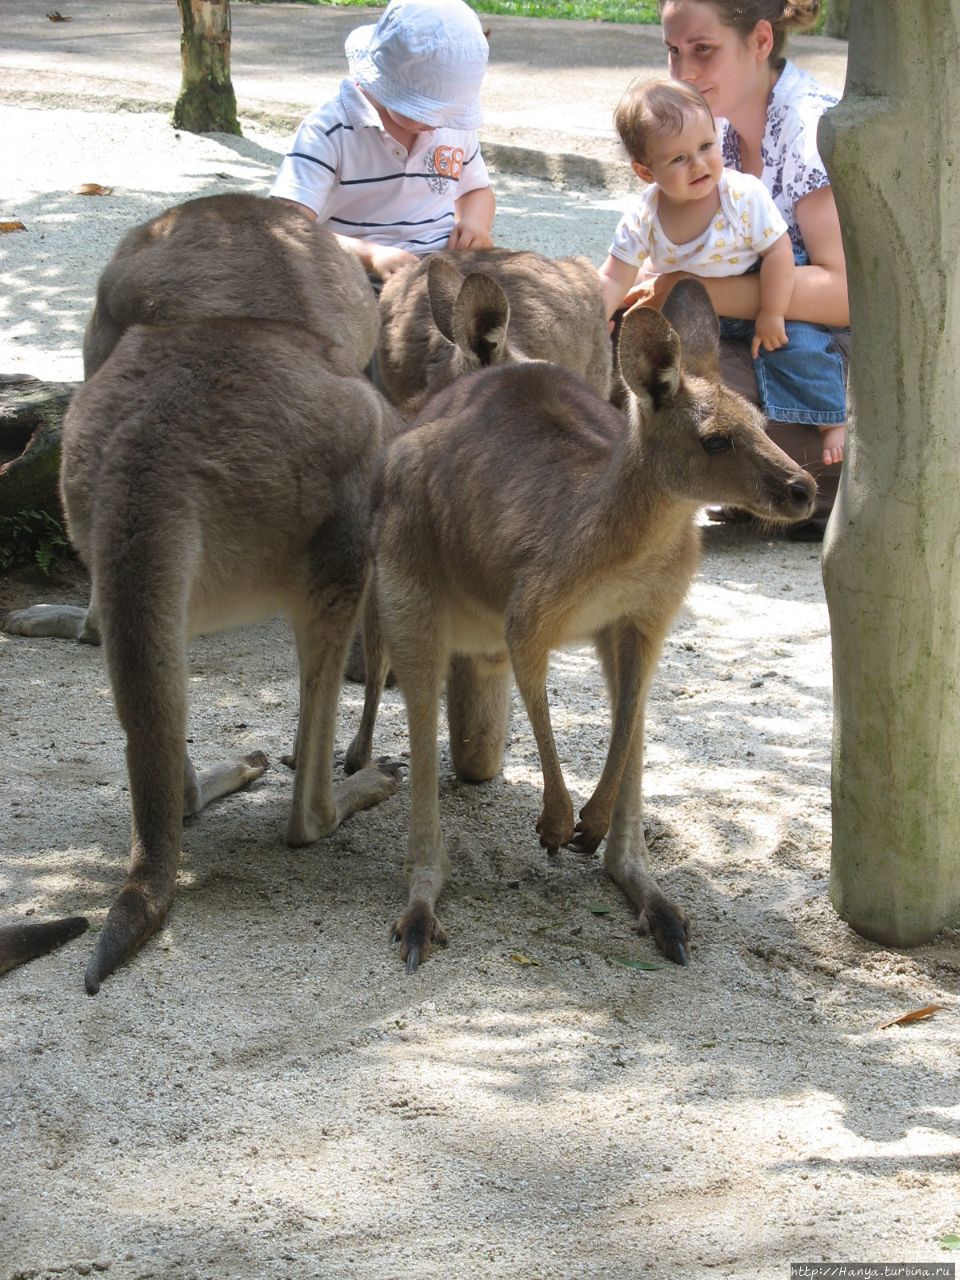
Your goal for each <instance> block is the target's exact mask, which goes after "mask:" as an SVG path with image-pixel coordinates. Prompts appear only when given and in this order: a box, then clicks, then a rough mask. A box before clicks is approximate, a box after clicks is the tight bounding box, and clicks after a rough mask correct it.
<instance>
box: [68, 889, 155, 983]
mask: <svg viewBox="0 0 960 1280" xmlns="http://www.w3.org/2000/svg"><path fill="white" fill-rule="evenodd" d="M172 897H173V888H172V886H171V889H170V893H169V894H168V895H164V896H163V898H162V899H160V900H159V901H158V900H156V899H155V898H154V897H153V895H150V897H149V898H148V896H147V894H146V892H145V891H144V889H143V888H142V887H141V886H140V885H129V884H128V885H127V886H126V887H125V888H124V889H123V891H122V892H121V894H120V897H119V898H118V899H117V900H116V902H115V903H114V904H113V906H112V907H111V908H110V911H109V912H108V914H107V921H106V924H105V925H104V926H103V931H102V932H101V934H100V937H99V938H98V940H97V949H96V950H95V951H94V953H93V955H92V956H91V957H90V962H89V964H88V965H87V971H86V973H85V974H84V978H83V981H84V986H85V987H86V989H87V995H88V996H95V995H96V994H97V992H98V991H99V990H100V987H101V984H102V983H103V980H104V978H108V977H109V976H110V974H111V973H113V971H114V970H115V969H119V967H120V965H122V964H123V963H124V961H125V960H129V959H130V957H131V956H132V955H135V954H136V952H138V951H139V950H140V948H141V947H142V946H143V944H144V943H145V942H146V941H147V939H148V938H150V937H152V936H153V934H155V933H156V931H157V930H158V929H159V928H160V926H161V925H162V924H163V922H164V920H165V919H166V916H167V911H168V909H169V907H170V900H171V898H172Z"/></svg>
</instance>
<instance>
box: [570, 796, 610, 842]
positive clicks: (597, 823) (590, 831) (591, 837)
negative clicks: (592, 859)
mask: <svg viewBox="0 0 960 1280" xmlns="http://www.w3.org/2000/svg"><path fill="white" fill-rule="evenodd" d="M609 825H610V819H609V814H606V813H604V814H597V813H591V812H590V806H589V805H586V806H585V807H584V808H583V809H581V810H580V821H579V822H578V823H577V827H576V831H575V833H574V837H573V839H572V840H571V841H570V847H571V849H577V850H579V851H580V852H581V853H596V851H597V850H598V849H599V848H600V842H601V840H602V839H603V837H604V836H605V835H606V834H607V828H608V826H609Z"/></svg>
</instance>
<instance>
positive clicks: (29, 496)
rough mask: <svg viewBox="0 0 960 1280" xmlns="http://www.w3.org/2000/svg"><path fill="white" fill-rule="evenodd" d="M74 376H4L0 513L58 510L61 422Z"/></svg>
mask: <svg viewBox="0 0 960 1280" xmlns="http://www.w3.org/2000/svg"><path fill="white" fill-rule="evenodd" d="M76 388H77V384H76V383H72V382H39V381H38V380H37V379H36V378H19V377H0V519H4V518H7V517H10V516H18V515H20V514H21V513H23V512H25V511H45V512H47V513H48V514H49V515H51V516H54V517H55V518H56V519H58V520H62V519H63V515H62V512H61V510H60V426H61V423H62V422H63V415H64V414H65V413H66V411H67V405H68V404H69V403H70V397H71V396H72V395H73V393H74V391H75V390H76Z"/></svg>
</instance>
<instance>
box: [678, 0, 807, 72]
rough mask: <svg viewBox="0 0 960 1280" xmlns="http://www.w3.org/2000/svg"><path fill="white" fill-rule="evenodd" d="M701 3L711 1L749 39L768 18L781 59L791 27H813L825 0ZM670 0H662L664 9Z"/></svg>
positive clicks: (773, 56)
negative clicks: (755, 29) (752, 32)
mask: <svg viewBox="0 0 960 1280" xmlns="http://www.w3.org/2000/svg"><path fill="white" fill-rule="evenodd" d="M696 2H697V4H709V5H712V6H713V8H714V9H716V11H717V13H718V14H719V15H720V21H721V22H722V23H723V25H724V26H725V27H733V28H734V30H735V31H739V33H740V36H741V37H742V39H744V40H746V38H747V36H749V34H750V33H751V31H752V30H753V29H754V27H755V26H756V25H757V23H758V22H762V21H763V20H764V19H765V20H766V21H767V22H769V23H770V26H771V27H772V28H773V48H772V49H771V50H770V61H771V62H772V63H777V62H779V61H780V58H781V57H782V55H783V46H784V45H785V44H786V42H787V36H788V35H789V33H790V32H791V31H809V29H810V28H811V27H812V26H813V25H814V24H815V23H816V21H817V19H818V18H819V17H820V13H821V11H822V9H823V0H696ZM668 3H669V0H659V4H660V12H661V13H663V8H664V5H665V4H668Z"/></svg>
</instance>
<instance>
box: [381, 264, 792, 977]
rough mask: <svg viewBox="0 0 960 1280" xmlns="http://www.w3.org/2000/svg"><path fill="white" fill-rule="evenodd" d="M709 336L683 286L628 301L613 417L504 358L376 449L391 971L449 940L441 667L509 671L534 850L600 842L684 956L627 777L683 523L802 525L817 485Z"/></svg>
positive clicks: (691, 542) (673, 950)
mask: <svg viewBox="0 0 960 1280" xmlns="http://www.w3.org/2000/svg"><path fill="white" fill-rule="evenodd" d="M717 344H718V326H717V320H716V316H715V315H714V313H713V310H712V308H711V306H710V303H709V300H708V299H707V295H706V293H705V291H704V289H703V287H702V286H701V285H700V284H699V283H697V282H696V281H685V282H683V283H682V284H680V285H679V286H677V288H676V289H675V290H674V292H673V293H672V294H671V297H670V299H669V301H668V303H667V305H666V306H665V308H664V314H663V315H662V316H661V315H659V314H658V313H656V312H654V311H650V310H635V311H633V312H631V313H630V314H628V316H627V317H626V318H625V320H624V322H623V327H622V331H621V335H620V344H619V357H620V365H621V369H622V372H623V376H624V378H625V380H626V383H627V385H628V386H629V388H630V390H631V392H632V403H631V405H630V409H629V413H628V414H622V413H620V412H619V411H618V410H616V409H615V408H613V407H612V406H611V405H609V404H608V403H605V402H603V401H601V400H600V399H599V398H598V397H597V396H596V395H595V394H594V393H593V392H592V391H591V390H590V389H589V388H588V387H586V386H585V385H584V384H583V382H582V381H580V380H579V379H578V378H576V377H575V376H573V375H571V374H569V373H567V372H565V371H564V370H562V369H559V368H557V367H556V366H555V365H552V364H546V363H527V364H520V365H513V366H506V367H503V368H498V369H493V370H489V371H486V372H482V373H478V374H475V375H473V376H472V377H469V378H464V379H462V380H460V381H459V382H456V383H454V384H453V385H452V386H450V387H448V388H447V389H446V390H445V391H443V392H441V393H440V394H439V395H437V396H436V397H434V399H432V400H431V401H430V403H429V405H428V406H427V407H426V408H425V410H424V411H423V413H422V414H421V415H420V417H419V418H418V419H417V420H416V422H414V423H413V424H412V426H411V428H410V429H409V430H408V431H407V432H406V433H404V434H402V435H401V436H400V437H399V438H398V439H397V440H396V441H395V442H394V443H393V445H392V446H391V447H390V448H389V450H388V452H387V456H386V461H385V466H384V471H383V474H382V476H381V478H380V480H379V481H378V485H377V499H376V500H377V513H376V517H375V519H376V525H377V528H376V530H375V539H376V568H375V575H376V591H377V600H378V603H379V608H380V615H381V619H382V624H383V630H384V634H385V637H386V642H387V646H388V649H389V652H390V655H391V658H392V661H393V665H394V669H395V671H396V674H397V681H398V683H399V685H400V688H401V691H402V693H403V695H404V699H405V701H406V704H407V715H408V720H409V728H410V748H411V779H410V784H411V819H410V834H409V849H408V857H407V869H408V872H409V877H410V896H409V902H408V906H407V910H406V912H405V913H404V915H403V916H402V917H401V918H400V920H399V921H398V922H397V925H396V935H395V936H396V940H397V941H399V942H400V944H401V955H402V956H403V957H404V958H405V959H406V962H407V968H408V969H414V968H416V967H417V965H418V963H419V961H420V960H422V959H423V958H424V957H425V956H426V955H427V953H428V951H429V949H430V946H431V943H436V942H443V941H445V936H444V933H443V929H442V928H441V926H440V924H439V922H438V921H437V919H436V916H435V915H434V907H435V903H436V899H437V895H438V894H439V892H440V889H441V886H442V884H443V881H444V878H445V874H446V866H445V855H444V852H443V847H442V844H441V836H440V819H439V805H438V788H437V709H438V699H439V695H440V690H441V687H442V683H443V679H444V676H445V674H446V671H447V667H448V663H449V661H450V658H451V655H454V654H465V655H485V660H486V661H487V663H488V664H489V678H490V679H491V680H497V679H499V680H500V681H505V680H506V678H507V672H508V667H507V663H508V660H509V663H510V665H512V668H513V672H514V675H515V677H516V681H517V685H518V687H519V689H520V693H521V696H522V698H523V701H524V705H525V707H526V709H527V713H528V715H529V717H530V721H531V724H532V727H533V731H534V734H535V736H536V740H537V746H538V749H539V752H540V760H541V765H542V769H543V780H544V798H543V809H542V812H541V814H540V818H539V820H538V822H537V830H538V832H539V834H540V843H541V845H543V846H544V847H545V848H546V849H547V850H548V851H549V852H551V853H553V852H556V851H557V850H558V849H559V848H560V846H561V845H564V844H568V843H570V842H571V841H572V842H574V843H575V844H576V846H578V847H579V848H581V849H584V850H587V851H593V850H595V849H596V848H597V847H598V846H599V844H600V842H601V840H603V838H604V836H606V837H607V846H606V858H605V863H606V867H607V870H608V872H609V874H610V875H611V876H612V877H613V879H614V880H615V881H616V882H617V883H618V884H619V885H620V886H621V888H622V889H623V890H624V891H625V892H626V893H627V895H628V896H629V897H630V899H631V900H632V901H633V902H634V903H635V904H636V906H637V908H638V909H639V911H640V912H641V915H642V917H643V918H644V920H645V922H646V924H647V925H648V926H649V928H650V929H651V930H652V932H653V934H654V937H655V938H656V941H657V943H658V945H659V946H660V948H661V950H662V951H663V952H664V953H665V954H666V955H667V956H669V957H670V958H671V959H673V960H675V961H677V962H678V963H681V964H685V963H686V960H687V937H688V931H687V923H686V917H685V915H684V913H683V912H682V911H681V910H680V908H678V907H677V906H675V905H674V904H673V903H672V902H671V901H670V900H669V898H667V897H666V895H665V894H663V893H662V892H661V890H660V889H659V888H658V886H657V884H656V881H655V880H654V879H653V877H652V876H651V875H650V873H649V871H648V870H647V848H646V843H645V840H644V832H643V817H642V806H641V773H642V754H643V710H644V704H645V702H646V697H647V692H648V689H649V687H650V682H651V679H652V677H653V673H654V670H655V668H656V665H657V661H658V658H659V654H660V649H661V646H662V644H663V640H664V636H665V634H666V632H667V629H668V627H669V626H670V623H671V621H672V619H673V617H674V615H675V614H676V611H677V609H678V608H679V606H680V604H681V602H682V600H683V597H684V595H685V594H686V591H687V588H688V586H689V583H690V580H691V578H692V576H693V573H694V570H695V568H696V564H697V558H698V548H699V538H698V531H697V528H696V525H695V523H694V515H695V512H696V510H697V508H698V507H700V506H701V505H703V504H705V503H708V502H724V503H726V502H729V503H730V504H732V505H736V506H739V507H745V508H746V509H748V510H750V511H752V512H753V513H754V514H756V515H758V516H761V517H763V518H765V519H768V520H771V521H777V522H787V521H795V520H802V519H805V518H807V517H808V515H809V513H810V511H811V510H812V507H813V495H814V491H815V485H814V482H813V480H812V478H811V477H810V476H809V475H808V474H807V473H806V472H805V471H801V470H799V469H798V468H797V467H796V465H795V464H794V463H793V462H792V461H791V460H790V458H789V457H787V455H786V454H785V453H782V452H781V451H780V450H779V449H778V448H777V447H776V446H775V445H774V444H772V443H771V442H770V441H769V440H768V439H767V437H766V436H765V435H764V432H763V423H762V419H761V417H760V415H759V413H758V412H757V411H756V410H755V409H754V408H752V407H751V406H750V405H748V404H747V403H746V402H745V401H744V400H742V399H740V398H739V397H738V396H736V395H735V394H733V393H732V392H730V391H728V390H727V389H726V388H724V387H723V386H722V384H721V383H720V381H719V376H718V368H717ZM681 357H682V363H681ZM585 639H591V640H593V642H594V643H595V645H596V647H597V650H598V652H599V655H600V658H601V661H602V663H603V668H604V673H605V676H606V680H607V684H608V687H609V691H610V697H611V703H612V708H613V723H612V731H611V736H610V744H609V750H608V754H607V759H606V763H605V765H604V768H603V772H602V775H601V777H600V781H599V783H598V785H597V788H596V791H595V792H594V794H593V796H592V798H591V799H590V800H589V801H588V802H587V804H586V805H585V806H584V808H583V809H582V810H581V813H580V817H579V821H578V822H575V820H574V813H573V806H572V803H571V800H570V797H569V795H568V793H567V790H566V787H565V785H564V782H563V777H562V775H561V771H560V764H559V761H558V758H557V752H556V748H555V745H554V740H553V733H552V730H551V725H550V714H549V710H548V706H547V696H546V678H547V668H548V662H549V656H550V652H551V650H553V649H555V648H557V647H559V646H562V645H566V644H570V643H576V642H579V641H583V640H585ZM498 667H499V672H500V674H499V675H497V669H498ZM497 749H498V750H499V751H501V752H502V749H503V743H502V742H500V743H499V744H498V748H497ZM497 763H499V761H497Z"/></svg>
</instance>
